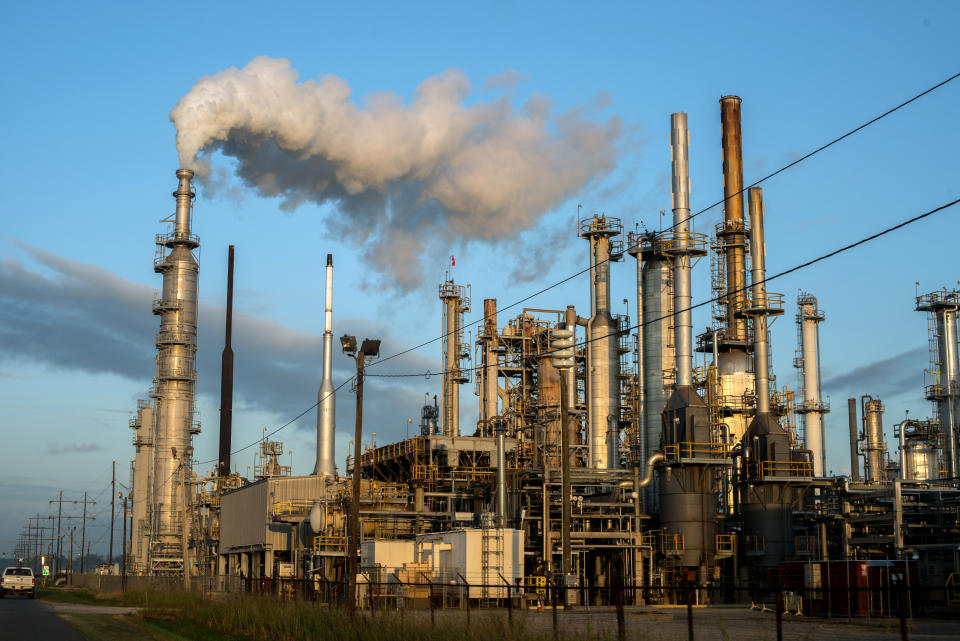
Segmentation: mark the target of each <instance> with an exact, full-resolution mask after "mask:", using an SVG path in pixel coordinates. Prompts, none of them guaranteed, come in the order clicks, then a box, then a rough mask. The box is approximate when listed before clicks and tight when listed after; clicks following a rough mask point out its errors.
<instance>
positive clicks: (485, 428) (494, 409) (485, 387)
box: [480, 298, 499, 434]
mask: <svg viewBox="0 0 960 641" xmlns="http://www.w3.org/2000/svg"><path fill="white" fill-rule="evenodd" d="M496 349H497V299H496V298H487V299H485V300H484V301H483V369H482V370H481V372H482V376H483V384H482V385H481V387H480V393H481V399H480V420H481V421H482V423H481V433H482V434H489V433H490V432H491V431H492V430H493V427H492V421H493V418H494V417H495V416H497V415H498V405H497V399H498V396H499V390H498V383H497V379H498V374H497V369H498V368H497V352H496Z"/></svg>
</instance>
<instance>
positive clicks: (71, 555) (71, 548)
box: [70, 527, 77, 585]
mask: <svg viewBox="0 0 960 641" xmlns="http://www.w3.org/2000/svg"><path fill="white" fill-rule="evenodd" d="M76 529H77V528H75V527H72V528H70V585H73V531H74V530H76Z"/></svg>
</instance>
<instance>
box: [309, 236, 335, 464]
mask: <svg viewBox="0 0 960 641" xmlns="http://www.w3.org/2000/svg"><path fill="white" fill-rule="evenodd" d="M336 403H337V398H336V392H335V391H334V389H333V254H327V268H326V285H325V287H324V308H323V378H322V379H321V381H320V390H319V391H318V392H317V463H316V465H314V467H313V474H314V476H335V475H336V473H337V465H336V462H335V460H334V448H335V440H334V439H336V437H337V423H336V421H337V418H336V414H337V412H336Z"/></svg>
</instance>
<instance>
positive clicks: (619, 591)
mask: <svg viewBox="0 0 960 641" xmlns="http://www.w3.org/2000/svg"><path fill="white" fill-rule="evenodd" d="M613 581H614V585H613V600H614V603H616V605H617V641H624V639H626V638H627V636H626V630H625V629H624V618H623V577H622V576H621V574H620V571H619V570H617V571H615V572H614V574H613Z"/></svg>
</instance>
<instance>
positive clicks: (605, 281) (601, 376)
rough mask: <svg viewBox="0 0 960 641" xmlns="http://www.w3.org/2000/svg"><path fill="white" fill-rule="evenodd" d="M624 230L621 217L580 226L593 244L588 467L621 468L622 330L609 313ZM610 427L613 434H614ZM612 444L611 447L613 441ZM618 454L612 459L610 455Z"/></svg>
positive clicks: (593, 220)
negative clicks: (613, 266)
mask: <svg viewBox="0 0 960 641" xmlns="http://www.w3.org/2000/svg"><path fill="white" fill-rule="evenodd" d="M622 229H623V227H622V226H621V224H620V219H618V218H608V217H606V216H602V215H598V216H592V217H591V218H588V219H586V220H584V221H582V222H581V224H580V237H581V238H585V239H587V240H589V241H590V264H591V267H592V269H591V276H592V277H593V278H592V279H591V283H590V289H591V300H592V301H593V316H591V317H590V320H589V321H588V322H587V337H586V338H587V341H588V343H587V423H588V432H589V437H588V438H589V441H588V442H589V445H590V467H592V468H596V469H607V468H612V467H616V466H617V461H616V458H617V457H616V454H615V452H616V438H617V436H616V435H617V434H618V433H619V432H618V426H619V421H620V357H619V352H618V346H617V335H618V332H619V328H618V327H617V323H616V321H614V319H613V316H612V315H611V313H610V263H611V261H614V260H619V259H620V254H619V253H615V252H614V251H613V242H612V240H611V239H612V237H614V236H618V235H620V232H621V231H622ZM611 423H612V424H613V429H611ZM611 438H612V439H613V442H608V441H609V440H610V439H611ZM611 452H612V453H614V455H613V456H612V457H611V456H610V454H611Z"/></svg>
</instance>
